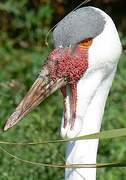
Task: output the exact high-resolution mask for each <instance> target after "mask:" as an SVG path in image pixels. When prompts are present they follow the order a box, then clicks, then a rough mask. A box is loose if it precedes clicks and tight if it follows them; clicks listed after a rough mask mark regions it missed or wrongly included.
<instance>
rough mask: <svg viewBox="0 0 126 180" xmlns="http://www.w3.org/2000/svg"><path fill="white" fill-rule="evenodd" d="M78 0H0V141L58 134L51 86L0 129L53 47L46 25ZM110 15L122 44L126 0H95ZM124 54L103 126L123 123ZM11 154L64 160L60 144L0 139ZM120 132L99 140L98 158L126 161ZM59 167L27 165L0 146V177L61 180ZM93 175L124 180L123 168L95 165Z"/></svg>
mask: <svg viewBox="0 0 126 180" xmlns="http://www.w3.org/2000/svg"><path fill="white" fill-rule="evenodd" d="M82 2H83V1H81V0H78V1H76V0H71V1H68V0H64V1H63V0H21V1H19V0H0V127H1V131H0V142H1V141H18V142H22V141H27V142H28V141H39V140H53V139H59V137H60V135H59V132H60V128H59V127H60V120H61V115H62V96H61V94H60V92H59V91H58V92H56V93H55V94H54V95H53V96H51V97H49V98H48V99H47V100H46V101H44V102H43V103H42V105H40V106H39V107H38V108H37V109H35V110H34V111H33V112H32V113H30V115H28V116H27V117H26V118H24V119H23V121H22V122H21V123H20V124H18V125H17V126H15V127H14V128H12V129H11V130H10V131H8V132H6V133H3V132H2V128H3V125H4V123H5V121H6V119H7V118H8V116H9V115H10V114H11V113H12V112H13V110H14V108H15V107H16V105H17V104H18V103H19V101H20V100H21V99H22V97H23V96H24V95H25V93H26V92H27V90H28V89H29V87H30V86H31V84H32V83H33V81H34V80H35V78H36V77H37V75H38V72H39V71H40V69H41V65H42V63H43V62H44V61H45V60H46V58H47V56H48V54H49V52H50V51H51V47H52V39H51V34H50V36H49V38H48V43H49V48H47V46H46V45H45V37H46V35H47V33H48V31H49V29H50V28H51V27H53V26H54V25H55V24H56V23H57V22H58V21H59V20H60V19H62V18H63V17H64V16H65V15H66V14H68V13H69V12H70V11H71V10H73V9H74V8H75V7H76V6H78V5H79V4H80V3H82ZM87 5H94V6H96V7H99V8H101V9H103V10H105V11H106V12H107V13H108V14H109V15H110V16H111V17H112V18H113V20H114V22H115V24H116V26H117V29H118V31H119V35H120V38H121V42H122V45H123V48H124V49H125V47H126V10H125V7H126V1H125V0H94V1H92V2H90V3H88V4H87ZM125 92H126V55H125V52H123V54H122V57H121V59H120V62H119V66H118V71H117V74H116V78H115V80H114V83H113V86H112V89H111V92H110V95H109V98H108V101H107V105H106V109H105V115H104V118H103V125H102V130H110V129H115V128H123V127H126V110H125V109H126V93H125ZM1 147H2V148H5V149H6V150H8V151H9V152H11V153H12V154H15V155H16V156H18V157H21V158H23V159H27V160H30V161H35V162H41V163H43V162H44V163H64V149H65V144H48V145H37V146H25V147H20V146H14V145H13V146H12V145H2V144H1V145H0V149H1ZM125 147H126V141H125V138H121V139H113V140H103V141H101V142H100V146H99V152H98V162H99V163H100V162H104V163H105V162H115V161H126V158H125V157H126V148H125ZM63 175H64V170H62V169H53V168H45V167H43V166H41V167H39V166H35V165H34V166H32V165H28V164H25V163H22V162H20V161H17V160H14V159H13V158H12V157H10V156H9V155H8V154H7V153H5V152H3V151H2V150H1V152H0V180H40V179H42V180H61V179H63ZM97 179H98V180H106V179H108V180H125V179H126V171H125V168H113V169H112V168H105V169H98V171H97Z"/></svg>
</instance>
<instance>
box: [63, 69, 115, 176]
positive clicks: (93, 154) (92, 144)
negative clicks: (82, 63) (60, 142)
mask: <svg viewBox="0 0 126 180" xmlns="http://www.w3.org/2000/svg"><path fill="white" fill-rule="evenodd" d="M114 74H115V69H114V70H113V72H112V73H111V74H110V75H109V77H107V78H106V79H104V80H103V81H102V83H101V84H100V86H98V87H97V88H96V92H95V93H94V94H92V99H91V101H90V102H89V105H88V108H87V110H86V109H84V108H85V107H84V106H85V101H86V99H83V97H80V99H81V100H82V102H84V104H83V105H84V106H82V105H80V107H78V113H79V111H80V112H84V113H85V112H86V114H85V116H83V113H82V117H83V119H81V121H82V122H83V123H81V126H82V127H81V129H82V130H81V131H80V132H79V133H78V136H80V135H86V134H91V133H95V132H99V131H100V127H101V121H102V116H103V113H104V107H105V103H106V99H107V96H108V93H109V89H110V87H111V84H112V80H113V77H114ZM98 77H99V76H98ZM95 78H96V77H95ZM96 79H97V78H96ZM88 81H89V80H88ZM92 86H93V84H92ZM78 98H79V97H78ZM87 101H88V100H87ZM79 104H81V103H79ZM77 116H78V114H77ZM80 117H81V114H79V116H78V118H77V119H76V121H79V118H80ZM97 149H98V140H96V139H94V140H81V141H76V142H71V143H69V144H68V146H67V150H66V163H67V164H81V163H83V164H93V163H96V158H97ZM83 179H84V180H95V179H96V169H95V168H94V169H91V168H83V169H81V168H80V169H66V170H65V180H83Z"/></svg>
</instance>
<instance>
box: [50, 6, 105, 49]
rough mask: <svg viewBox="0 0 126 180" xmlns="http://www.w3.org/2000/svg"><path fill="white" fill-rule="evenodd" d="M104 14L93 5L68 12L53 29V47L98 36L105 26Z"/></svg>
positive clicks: (72, 43)
mask: <svg viewBox="0 0 126 180" xmlns="http://www.w3.org/2000/svg"><path fill="white" fill-rule="evenodd" d="M105 23H106V21H105V19H104V16H103V15H102V14H101V13H100V12H98V11H97V10H96V9H94V8H93V7H91V6H89V7H83V8H80V9H77V10H76V11H73V12H71V13H70V14H68V15H67V16H66V17H65V18H64V19H62V20H61V21H60V22H59V23H58V25H57V26H56V28H55V29H54V31H53V39H54V45H55V47H59V46H61V45H62V46H63V47H68V46H70V45H75V44H77V43H79V42H81V41H83V40H84V39H86V38H94V37H96V36H98V35H99V34H100V33H101V32H102V31H103V29H104V26H105Z"/></svg>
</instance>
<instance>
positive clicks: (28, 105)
mask: <svg viewBox="0 0 126 180" xmlns="http://www.w3.org/2000/svg"><path fill="white" fill-rule="evenodd" d="M65 84H66V82H65V80H64V79H63V78H57V79H56V80H55V81H54V80H52V79H51V78H50V71H49V68H48V65H44V67H43V69H42V70H41V72H40V75H39V77H38V78H37V79H36V81H35V82H34V84H33V85H32V87H31V88H30V90H29V91H28V93H27V94H26V96H25V97H24V99H23V100H22V101H21V103H20V104H19V105H18V106H17V108H16V110H15V112H14V113H13V114H12V115H11V116H10V117H9V119H8V120H7V122H6V124H5V126H4V131H6V130H7V129H9V128H11V127H13V126H14V125H15V124H17V123H18V122H19V121H20V120H21V119H22V118H23V117H25V116H26V115H27V114H28V113H29V112H31V111H32V110H33V109H34V108H35V107H36V106H38V105H39V104H40V103H41V102H42V101H43V100H44V99H45V98H46V97H48V96H49V95H51V94H52V93H53V92H55V91H56V90H57V89H59V88H61V87H63V86H65Z"/></svg>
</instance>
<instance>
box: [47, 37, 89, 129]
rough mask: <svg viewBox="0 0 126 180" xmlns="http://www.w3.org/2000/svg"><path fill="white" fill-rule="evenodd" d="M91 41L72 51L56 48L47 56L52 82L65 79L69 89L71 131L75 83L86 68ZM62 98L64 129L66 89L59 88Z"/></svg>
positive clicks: (74, 102)
mask: <svg viewBox="0 0 126 180" xmlns="http://www.w3.org/2000/svg"><path fill="white" fill-rule="evenodd" d="M91 43H92V40H91V39H87V40H86V41H83V42H81V43H80V44H79V45H77V47H76V49H74V51H73V50H72V49H71V48H70V47H69V48H57V49H55V50H54V51H53V52H52V53H51V54H50V56H49V59H48V66H49V69H50V77H51V79H52V80H53V81H55V80H56V79H57V78H65V79H66V80H67V83H68V84H69V85H70V88H71V102H72V103H71V114H72V115H71V118H72V120H71V129H73V127H74V122H75V119H76V106H77V82H78V81H79V80H80V78H81V77H82V76H83V74H84V73H85V71H86V70H87V68H88V48H89V46H90V45H91ZM61 92H62V94H63V97H64V128H65V127H66V126H67V115H66V110H67V108H66V96H67V93H66V87H63V88H61Z"/></svg>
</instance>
